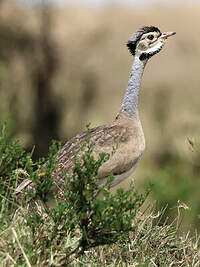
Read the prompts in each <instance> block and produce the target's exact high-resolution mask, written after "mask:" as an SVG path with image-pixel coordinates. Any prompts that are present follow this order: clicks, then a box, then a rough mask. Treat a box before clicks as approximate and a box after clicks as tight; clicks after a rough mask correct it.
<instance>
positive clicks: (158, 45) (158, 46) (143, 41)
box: [127, 26, 176, 60]
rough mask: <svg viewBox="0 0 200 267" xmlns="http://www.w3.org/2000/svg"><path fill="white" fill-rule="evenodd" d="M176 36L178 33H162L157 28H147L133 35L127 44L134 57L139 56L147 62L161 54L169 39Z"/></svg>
mask: <svg viewBox="0 0 200 267" xmlns="http://www.w3.org/2000/svg"><path fill="white" fill-rule="evenodd" d="M174 34H176V33H175V32H164V33H161V32H160V30H159V29H158V28H157V27H154V26H145V27H143V28H141V29H139V30H137V31H136V33H135V34H133V36H132V37H131V38H130V39H129V40H128V42H127V47H128V49H129V50H130V52H131V54H132V55H134V56H138V57H139V59H140V60H147V59H149V58H150V57H152V56H153V55H155V54H157V53H158V52H160V51H161V50H162V48H163V46H164V44H165V41H166V40H167V38H168V37H170V36H172V35H174Z"/></svg>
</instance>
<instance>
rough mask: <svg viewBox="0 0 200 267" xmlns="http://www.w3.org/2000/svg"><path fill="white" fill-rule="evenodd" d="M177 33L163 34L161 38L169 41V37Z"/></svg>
mask: <svg viewBox="0 0 200 267" xmlns="http://www.w3.org/2000/svg"><path fill="white" fill-rule="evenodd" d="M175 34H176V32H163V33H162V34H161V36H160V38H161V39H167V38H168V37H170V36H172V35H175Z"/></svg>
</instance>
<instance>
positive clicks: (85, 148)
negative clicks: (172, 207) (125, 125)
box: [0, 124, 200, 267]
mask: <svg viewBox="0 0 200 267" xmlns="http://www.w3.org/2000/svg"><path fill="white" fill-rule="evenodd" d="M79 145H80V149H81V150H82V152H83V154H82V157H81V158H78V155H77V154H76V153H74V167H73V174H72V176H70V177H69V176H68V175H67V174H66V173H63V175H64V176H65V185H64V186H63V193H62V195H60V194H55V195H54V200H55V206H54V207H53V208H49V206H48V205H47V202H48V195H49V193H50V191H51V187H52V185H53V183H54V181H53V180H52V176H51V174H52V172H53V171H54V169H55V166H56V158H57V156H58V154H59V151H60V143H57V142H53V144H52V146H51V148H50V150H49V155H48V157H47V158H46V159H44V158H43V159H40V160H39V161H38V162H33V161H32V159H31V153H26V152H25V151H24V150H23V149H22V147H21V146H20V145H19V143H18V142H10V141H9V138H8V134H7V128H6V124H3V127H2V134H1V137H0V147H1V156H2V158H1V176H0V179H1V187H0V205H1V214H0V216H1V217H0V219H1V220H0V262H1V266H29V267H30V266H85V265H86V266H140V267H144V266H148V267H151V266H199V265H200V257H199V255H200V248H199V237H198V236H196V237H191V238H190V237H189V234H188V233H186V234H182V235H181V236H179V235H178V230H179V221H181V215H180V214H181V210H182V204H181V203H179V206H178V217H177V218H175V220H174V222H173V223H168V222H167V221H166V220H165V222H164V223H161V222H162V219H163V217H164V216H165V212H166V210H165V209H163V210H162V211H160V212H158V213H157V214H156V213H155V212H154V211H152V210H151V209H149V208H148V209H147V210H146V212H143V213H142V212H141V210H140V207H141V205H142V204H143V203H144V201H145V199H146V198H147V195H148V193H149V189H147V190H146V193H145V194H144V195H141V194H139V193H137V192H136V191H135V189H134V186H133V183H132V184H131V185H130V189H129V190H123V189H119V190H118V191H117V192H116V193H115V194H111V193H110V190H109V189H110V187H111V184H112V181H113V176H112V175H110V176H109V177H108V180H107V182H106V183H105V184H104V185H101V186H99V183H98V178H97V173H98V169H99V168H100V166H101V165H102V164H103V163H104V162H105V161H106V160H108V159H109V158H110V156H112V155H109V154H100V155H99V158H98V159H94V157H93V155H92V151H93V146H92V144H91V143H90V135H89V129H88V138H87V140H86V142H85V143H83V144H81V143H80V144H79ZM114 152H115V150H114V151H113V153H114ZM24 179H31V180H32V182H33V183H34V184H35V187H34V190H28V189H27V191H26V192H24V199H23V203H22V204H23V205H20V204H18V203H17V202H16V199H15V194H14V191H15V188H16V187H17V186H18V185H19V184H20V183H21V181H22V180H24Z"/></svg>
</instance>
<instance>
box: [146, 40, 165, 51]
mask: <svg viewBox="0 0 200 267" xmlns="http://www.w3.org/2000/svg"><path fill="white" fill-rule="evenodd" d="M163 45H164V43H163V42H159V43H157V44H156V45H154V46H152V47H151V48H148V49H147V50H146V51H145V53H147V54H155V53H157V52H159V51H160V50H161V49H162V47H163Z"/></svg>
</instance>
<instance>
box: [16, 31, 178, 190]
mask: <svg viewBox="0 0 200 267" xmlns="http://www.w3.org/2000/svg"><path fill="white" fill-rule="evenodd" d="M175 34H176V33H175V32H163V33H162V32H161V31H160V30H159V28H158V27H155V26H144V27H142V28H140V29H138V30H137V31H136V32H135V33H134V34H133V35H132V36H131V37H130V38H129V39H128V41H127V43H126V45H127V48H128V50H129V52H130V54H131V55H132V56H133V57H134V59H133V64H132V68H131V73H130V78H129V81H128V87H127V89H126V91H125V95H124V98H123V101H122V104H121V108H120V110H119V113H118V114H117V115H116V117H115V119H114V120H113V121H111V122H109V123H107V124H105V125H101V126H98V127H95V128H92V129H90V142H91V144H92V145H93V151H92V153H93V156H94V158H95V159H97V158H98V156H99V154H100V153H109V154H111V153H112V151H113V147H115V146H116V145H118V147H117V149H116V151H115V153H113V155H112V156H111V157H110V158H109V159H108V160H107V161H106V162H104V163H103V164H102V166H101V167H100V168H99V170H98V174H97V177H98V179H99V184H104V183H105V182H106V181H107V179H108V177H109V175H110V174H112V175H113V176H114V180H113V182H112V184H111V187H115V186H116V185H117V184H119V183H120V182H122V181H123V180H124V179H126V178H128V177H129V176H130V175H131V174H132V173H133V172H134V170H135V168H136V166H137V164H138V162H139V161H140V159H141V157H142V155H143V153H144V150H145V137H144V132H143V129H142V124H141V121H140V118H139V111H138V96H139V89H140V85H141V80H142V76H143V72H144V69H145V66H146V64H147V62H148V61H149V59H150V58H152V57H153V56H154V55H156V54H158V53H159V52H160V51H161V50H162V49H163V47H164V44H165V42H166V40H167V39H168V38H169V37H170V36H173V35H175ZM86 139H87V132H83V133H81V134H78V135H77V136H75V137H73V138H72V139H71V140H69V141H67V142H66V143H65V144H64V146H63V147H62V149H61V152H60V154H59V156H58V158H57V160H56V167H55V170H54V171H53V173H52V177H53V180H54V185H53V188H54V189H53V190H54V191H58V192H59V191H60V190H62V186H63V184H64V183H65V176H64V175H63V171H64V172H66V173H67V174H68V175H72V173H73V166H74V151H76V153H77V155H78V156H79V157H81V154H82V153H83V151H82V150H81V149H80V145H79V142H81V143H84V142H85V140H86ZM122 139H123V142H120V140H122ZM33 187H34V184H33V181H32V180H30V179H26V180H24V181H23V182H22V183H21V184H20V185H19V186H18V187H17V189H16V191H15V193H16V194H20V193H22V192H23V191H24V190H25V189H26V188H33Z"/></svg>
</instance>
